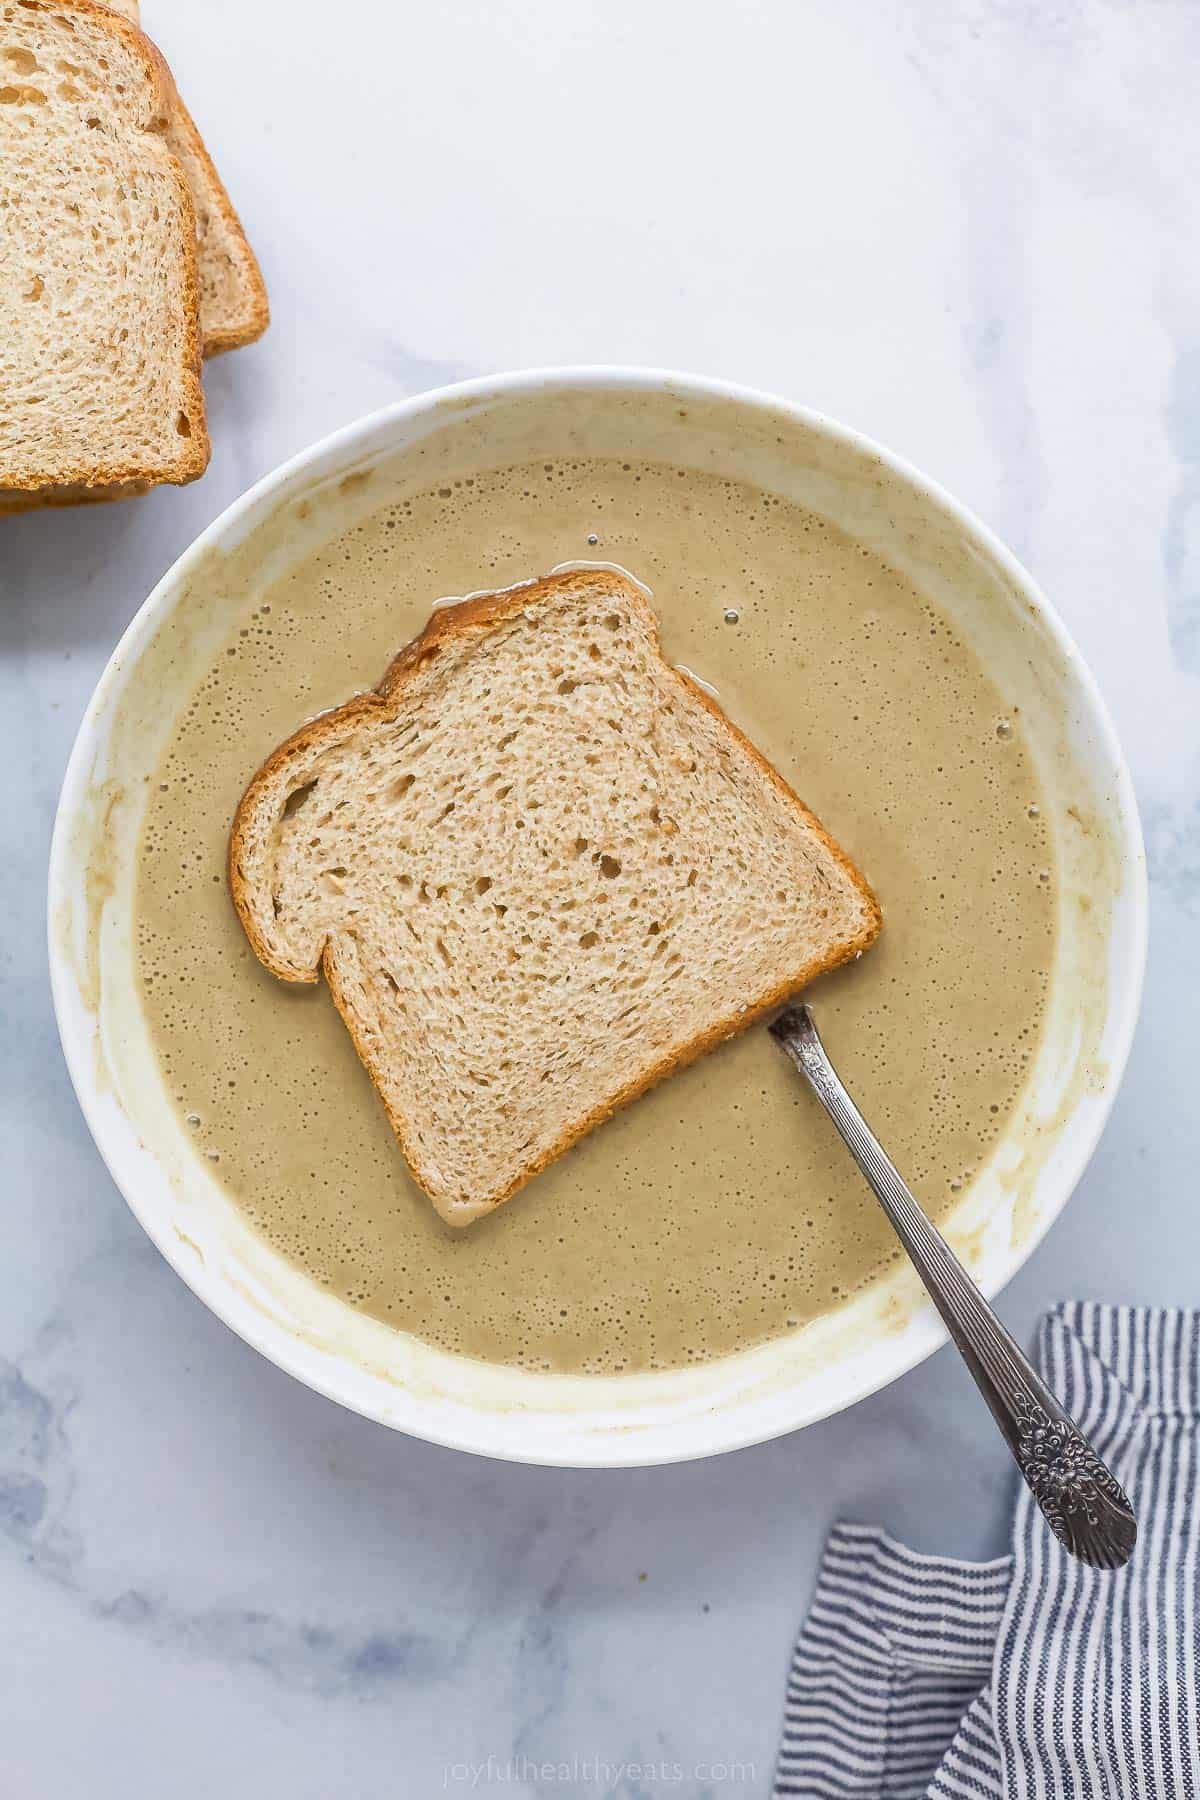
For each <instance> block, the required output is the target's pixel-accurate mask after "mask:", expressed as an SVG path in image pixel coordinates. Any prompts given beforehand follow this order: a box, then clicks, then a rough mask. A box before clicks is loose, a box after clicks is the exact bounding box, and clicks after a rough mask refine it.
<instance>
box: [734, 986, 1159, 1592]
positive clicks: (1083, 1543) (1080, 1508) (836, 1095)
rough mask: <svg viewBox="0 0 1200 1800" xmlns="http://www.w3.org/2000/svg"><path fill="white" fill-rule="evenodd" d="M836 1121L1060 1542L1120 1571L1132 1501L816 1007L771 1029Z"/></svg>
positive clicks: (1132, 1524)
mask: <svg viewBox="0 0 1200 1800" xmlns="http://www.w3.org/2000/svg"><path fill="white" fill-rule="evenodd" d="M769 1030H770V1032H771V1035H772V1037H774V1038H775V1039H776V1040H777V1041H778V1042H779V1043H780V1044H781V1045H782V1046H783V1048H784V1049H785V1050H786V1051H787V1053H788V1055H789V1056H790V1057H791V1059H792V1061H793V1062H794V1063H795V1065H796V1067H797V1068H798V1069H799V1070H800V1072H801V1074H802V1075H804V1076H806V1077H807V1079H808V1081H809V1084H810V1085H811V1087H812V1090H813V1092H814V1093H815V1094H816V1096H817V1099H818V1100H819V1101H820V1102H821V1105H822V1106H823V1107H824V1108H825V1111H826V1112H827V1113H828V1114H829V1116H830V1118H831V1119H832V1120H833V1122H834V1124H835V1125H836V1126H837V1128H838V1130H839V1132H840V1133H841V1135H842V1138H843V1140H844V1142H845V1144H846V1147H847V1149H848V1150H849V1151H850V1154H851V1155H852V1156H853V1158H854V1160H855V1162H856V1163H857V1164H858V1166H859V1168H860V1169H861V1170H862V1172H863V1174H864V1175H865V1176H866V1178H867V1181H868V1182H869V1183H870V1185H871V1187H872V1188H873V1189H874V1191H875V1196H876V1198H877V1200H878V1201H879V1203H880V1205H881V1206H882V1207H883V1210H884V1212H885V1213H886V1214H887V1216H888V1218H889V1219H890V1220H891V1222H892V1226H893V1228H894V1230H895V1232H896V1236H897V1237H898V1238H899V1239H900V1242H901V1243H902V1244H903V1245H904V1248H905V1249H906V1250H907V1251H908V1254H909V1256H910V1257H911V1259H912V1262H913V1264H914V1266H915V1268H916V1271H917V1273H918V1275H919V1276H920V1277H921V1280H922V1281H923V1282H924V1283H925V1287H926V1290H927V1292H928V1294H929V1297H930V1299H931V1300H932V1301H933V1304H934V1305H935V1306H936V1307H937V1309H938V1311H939V1312H940V1313H941V1315H942V1318H943V1319H944V1320H945V1322H946V1327H947V1329H948V1331H949V1333H950V1335H951V1337H952V1338H953V1339H954V1342H955V1343H956V1344H957V1345H958V1348H959V1350H960V1351H961V1353H962V1358H963V1361H964V1362H965V1363H966V1365H967V1367H968V1369H970V1371H971V1373H972V1375H973V1376H974V1377H975V1385H976V1386H977V1387H978V1389H979V1391H980V1393H981V1394H982V1395H983V1397H984V1399H985V1400H986V1401H987V1403H988V1405H989V1406H990V1407H991V1409H992V1414H993V1416H994V1418H995V1420H996V1423H997V1424H998V1425H999V1427H1000V1429H1001V1431H1002V1432H1003V1433H1004V1436H1005V1438H1006V1439H1007V1441H1008V1447H1009V1449H1010V1450H1011V1451H1012V1453H1013V1456H1014V1458H1015V1460H1016V1464H1017V1467H1018V1468H1019V1469H1020V1471H1021V1474H1022V1475H1023V1476H1024V1478H1025V1481H1026V1483H1027V1485H1028V1487H1029V1489H1030V1491H1031V1493H1032V1494H1033V1497H1034V1499H1035V1500H1036V1501H1037V1503H1038V1505H1039V1506H1040V1507H1041V1509H1042V1513H1043V1514H1044V1516H1045V1519H1046V1523H1047V1524H1048V1525H1049V1527H1050V1529H1051V1531H1052V1532H1053V1533H1054V1535H1055V1537H1056V1538H1057V1539H1058V1540H1059V1542H1060V1543H1061V1544H1062V1545H1064V1546H1065V1548H1066V1549H1067V1550H1069V1551H1070V1552H1071V1554H1072V1556H1077V1557H1078V1558H1079V1560H1080V1561H1081V1562H1085V1563H1090V1564H1091V1565H1092V1567H1093V1568H1096V1569H1119V1568H1120V1567H1121V1566H1122V1564H1124V1563H1127V1562H1128V1561H1129V1558H1130V1556H1131V1555H1132V1553H1133V1546H1134V1544H1135V1543H1136V1542H1137V1520H1136V1519H1135V1518H1134V1515H1133V1508H1132V1507H1131V1506H1130V1504H1129V1497H1128V1495H1127V1494H1126V1492H1125V1490H1124V1488H1123V1487H1122V1486H1121V1484H1120V1482H1119V1481H1117V1480H1116V1478H1115V1477H1114V1476H1113V1475H1111V1474H1110V1473H1109V1471H1108V1470H1107V1469H1106V1468H1105V1466H1104V1464H1103V1463H1102V1462H1101V1461H1100V1458H1099V1457H1098V1456H1097V1455H1096V1452H1095V1451H1094V1450H1093V1449H1092V1447H1091V1445H1090V1444H1089V1443H1087V1441H1086V1440H1085V1439H1084V1438H1083V1437H1082V1435H1081V1434H1080V1432H1079V1429H1078V1427H1077V1426H1076V1425H1075V1424H1074V1423H1073V1421H1072V1420H1071V1419H1069V1418H1068V1417H1067V1415H1066V1413H1065V1412H1064V1411H1063V1409H1062V1407H1061V1406H1060V1405H1059V1404H1058V1401H1057V1400H1056V1399H1055V1398H1054V1395H1053V1394H1052V1393H1051V1392H1050V1390H1049V1388H1048V1387H1047V1386H1046V1384H1045V1382H1044V1381H1043V1380H1042V1379H1041V1377H1040V1376H1039V1375H1038V1374H1037V1373H1036V1371H1035V1370H1034V1369H1033V1368H1032V1367H1031V1365H1030V1364H1029V1362H1028V1361H1027V1360H1026V1358H1025V1357H1024V1356H1023V1355H1022V1353H1021V1351H1020V1350H1019V1349H1018V1347H1017V1344H1016V1342H1015V1340H1014V1339H1013V1338H1012V1337H1010V1336H1009V1334H1008V1332H1007V1331H1006V1330H1005V1329H1004V1327H1003V1325H1002V1324H1001V1323H1000V1321H999V1319H998V1318H997V1317H996V1315H995V1313H994V1312H993V1311H992V1309H991V1307H990V1306H989V1305H988V1303H987V1301H986V1300H985V1299H984V1297H983V1295H982V1294H981V1293H980V1291H979V1289H978V1288H977V1287H976V1286H975V1283H974V1282H973V1281H972V1280H971V1277H970V1276H969V1275H968V1274H967V1271H966V1270H965V1269H964V1268H963V1266H962V1264H961V1263H960V1262H959V1260H958V1258H957V1257H956V1256H955V1254H954V1252H953V1251H952V1250H951V1248H950V1246H949V1245H948V1244H947V1243H946V1240H945V1239H944V1238H943V1237H942V1235H941V1233H940V1232H938V1231H935V1230H934V1228H933V1226H932V1225H931V1224H930V1223H929V1220H928V1219H927V1218H926V1217H925V1214H924V1213H923V1212H922V1210H921V1208H920V1207H919V1206H918V1204H917V1202H916V1201H915V1200H914V1198H913V1196H912V1194H911V1193H910V1192H909V1189H908V1188H907V1187H906V1185H905V1183H904V1181H903V1180H902V1179H901V1177H900V1174H899V1172H898V1171H897V1169H896V1167H895V1165H894V1164H893V1163H892V1162H891V1161H890V1160H889V1158H888V1157H887V1155H886V1154H885V1152H884V1149H883V1146H882V1145H881V1144H880V1142H879V1140H878V1139H877V1138H876V1136H875V1134H874V1132H873V1131H872V1130H871V1128H870V1126H869V1125H868V1124H867V1122H866V1120H865V1119H864V1118H863V1116H862V1114H861V1113H860V1112H859V1110H858V1108H857V1106H855V1104H854V1102H853V1100H852V1099H851V1098H850V1096H849V1094H848V1093H847V1092H846V1089H845V1088H844V1086H843V1085H842V1082H841V1080H840V1079H839V1077H838V1073H837V1070H836V1069H835V1068H834V1066H833V1064H832V1063H831V1062H830V1060H829V1057H828V1056H827V1055H826V1052H825V1046H824V1044H823V1043H822V1042H821V1039H820V1037H819V1035H818V1033H817V1028H816V1025H815V1024H814V1023H813V1017H812V1014H811V1012H810V1011H809V1009H808V1007H807V1006H797V1007H789V1008H788V1010H787V1012H785V1013H781V1014H780V1016H779V1018H777V1019H776V1020H775V1023H774V1024H773V1025H771V1026H770V1027H769Z"/></svg>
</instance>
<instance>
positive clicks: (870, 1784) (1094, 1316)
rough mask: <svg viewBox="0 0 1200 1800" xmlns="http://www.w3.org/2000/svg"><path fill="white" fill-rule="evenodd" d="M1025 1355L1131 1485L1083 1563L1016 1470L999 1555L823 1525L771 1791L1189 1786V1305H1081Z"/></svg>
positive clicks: (937, 1794)
mask: <svg viewBox="0 0 1200 1800" xmlns="http://www.w3.org/2000/svg"><path fill="white" fill-rule="evenodd" d="M1036 1360H1037V1363H1038V1366H1039V1368H1040V1370H1041V1372H1042V1373H1043V1375H1044V1376H1045V1377H1046V1379H1047V1381H1048V1382H1049V1384H1050V1386H1051V1387H1052V1388H1053V1389H1054V1391H1055V1393H1057V1394H1058V1395H1060V1396H1061V1398H1062V1399H1063V1401H1064V1402H1065V1404H1066V1407H1067V1410H1068V1411H1069V1412H1070V1413H1072V1414H1073V1415H1074V1416H1075V1418H1076V1419H1077V1420H1078V1421H1079V1424H1080V1425H1081V1426H1082V1428H1083V1430H1084V1432H1085V1434H1086V1435H1087V1436H1088V1437H1090V1438H1091V1439H1092V1441H1093V1442H1094V1443H1095V1445H1096V1448H1097V1450H1098V1451H1099V1452H1100V1454H1101V1456H1102V1457H1104V1459H1105V1460H1106V1462H1107V1463H1108V1464H1109V1467H1110V1468H1111V1469H1112V1470H1113V1472H1114V1474H1115V1475H1116V1476H1117V1479H1118V1480H1119V1481H1120V1482H1121V1483H1122V1484H1123V1486H1124V1487H1125V1489H1126V1491H1127V1492H1128V1493H1129V1495H1130V1498H1131V1499H1132V1501H1133V1504H1134V1508H1135V1510H1136V1512H1137V1516H1138V1533H1139V1537H1138V1547H1137V1549H1136V1551H1135V1552H1134V1555H1133V1559H1132V1561H1131V1562H1130V1563H1129V1564H1128V1565H1127V1567H1126V1568H1124V1569H1120V1570H1117V1571H1116V1572H1115V1573H1107V1572H1103V1571H1099V1570H1095V1569H1089V1568H1085V1567H1084V1566H1083V1564H1081V1563H1077V1562H1076V1561H1075V1560H1074V1559H1073V1558H1072V1557H1070V1556H1068V1555H1067V1553H1066V1552H1065V1551H1064V1550H1063V1549H1062V1547H1061V1545H1060V1544H1059V1543H1058V1541H1057V1539H1056V1538H1054V1537H1053V1536H1052V1534H1051V1532H1050V1530H1049V1528H1048V1527H1047V1526H1046V1524H1045V1521H1044V1520H1043V1518H1042V1516H1041V1514H1040V1512H1039V1511H1038V1509H1037V1507H1036V1506H1035V1504H1034V1502H1033V1499H1032V1497H1031V1495H1030V1494H1029V1492H1028V1491H1027V1489H1025V1488H1024V1487H1023V1486H1022V1487H1021V1488H1020V1491H1019V1494H1018V1498H1017V1509H1016V1520H1015V1523H1014V1527H1013V1547H1012V1552H1011V1554H1010V1555H1009V1556H1005V1557H1001V1558H1000V1559H999V1560H997V1561H996V1562H987V1563H961V1562H953V1561H950V1560H948V1559H946V1558H943V1557H936V1556H922V1555H918V1554H917V1553H916V1552H915V1551H912V1550H906V1549H905V1548H904V1547H903V1546H902V1545H900V1544H897V1543H894V1542H893V1541H892V1540H891V1539H890V1538H889V1537H887V1536H886V1535H885V1533H884V1532H882V1531H879V1530H876V1529H874V1528H873V1527H869V1526H861V1525H839V1526H837V1527H836V1528H835V1529H834V1531H833V1533H832V1534H831V1536H830V1539H829V1542H828V1544H827V1545H826V1549H825V1555H824V1558H823V1560H822V1563H821V1570H820V1574H819V1577H818V1581H817V1591H816V1596H815V1598H814V1600H813V1605H812V1610H811V1612H810V1614H809V1616H808V1618H807V1620H806V1621H805V1624H804V1628H803V1630H802V1631H801V1633H800V1637H799V1641H798V1642H797V1644H796V1649H795V1654H794V1656H793V1658H792V1666H791V1671H790V1674H789V1677H788V1686H787V1700H786V1706H785V1714H784V1730H783V1743H782V1747H781V1749H780V1753H779V1763H778V1767H777V1770H776V1775H775V1790H774V1791H775V1794H776V1795H789V1796H793V1797H795V1796H800V1797H803V1800H809V1797H810V1796H811V1797H812V1800H1200V1692H1198V1689H1197V1681H1198V1677H1200V1517H1198V1515H1197V1500H1198V1498H1200V1485H1198V1482H1200V1429H1198V1427H1200V1313H1190V1312H1170V1311H1164V1310H1157V1309H1141V1308H1136V1307H1127V1306H1097V1305H1092V1304H1086V1303H1081V1302H1076V1303H1072V1304H1068V1305H1065V1306H1060V1307H1058V1308H1057V1309H1056V1310H1055V1311H1054V1312H1052V1313H1050V1314H1049V1315H1048V1316H1047V1317H1046V1318H1045V1319H1044V1320H1043V1321H1042V1324H1041V1327H1040V1330H1039V1333H1038V1345H1037V1357H1036Z"/></svg>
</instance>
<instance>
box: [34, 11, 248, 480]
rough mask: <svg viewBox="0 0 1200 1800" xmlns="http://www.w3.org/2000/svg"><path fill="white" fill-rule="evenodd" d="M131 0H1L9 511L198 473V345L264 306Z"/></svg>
mask: <svg viewBox="0 0 1200 1800" xmlns="http://www.w3.org/2000/svg"><path fill="white" fill-rule="evenodd" d="M136 5H137V0H114V3H113V4H112V5H104V4H101V0H0V511H8V512H11V511H20V510H24V509H25V508H26V507H30V506H45V505H70V504H74V503H77V502H81V501H89V500H115V499H123V498H125V497H127V496H130V495H134V494H141V493H144V492H146V490H147V489H148V488H151V487H154V486H156V485H158V484H159V483H162V482H176V483H178V482H185V481H191V480H194V479H195V478H196V476H198V475H201V474H203V472H204V469H205V468H206V466H207V464H208V457H209V441H208V431H207V427H206V423H205V411H204V394H203V389H202V387H201V381H200V363H201V357H202V355H213V354H215V353H216V352H218V351H221V350H228V349H233V348H235V347H236V346H238V345H241V344H247V343H250V342H252V341H253V340H254V339H255V338H257V337H259V336H260V335H261V333H262V332H263V331H264V330H265V329H266V326H267V322H268V316H269V315H268V310H267V296H266V290H265V288H264V286H263V281H262V276H261V274H260V273H259V269H258V264H257V262H256V261H255V258H254V253H253V251H252V250H251V248H250V246H249V244H248V243H247V241H246V237H245V234H244V232H243V231H242V228H241V225H240V223H239V221H238V217H237V214H236V213H235V211H234V209H233V207H232V205H231V204H230V201H229V197H228V195H227V194H226V192H225V189H224V187H223V186H222V183H221V180H220V177H219V176H218V175H217V172H216V170H215V169H214V167H213V165H212V161H211V159H210V157H209V155H208V153H207V151H206V150H205V147H204V143H203V141H202V139H201V137H200V134H199V132H198V131H197V130H196V127H195V124H194V123H193V121H192V118H191V115H190V114H189V113H188V111H187V109H186V107H185V106H184V105H183V103H182V101H181V100H180V98H179V95H178V93H177V92H176V90H175V85H174V82H173V80H172V78H171V74H170V71H169V69H168V68H167V65H166V63H165V62H164V61H163V59H162V57H161V56H160V55H159V53H158V51H157V50H156V49H155V47H154V45H153V44H152V43H151V42H150V40H149V38H147V37H146V36H145V35H144V34H143V33H142V31H141V30H140V27H139V24H138V21H137V18H136Z"/></svg>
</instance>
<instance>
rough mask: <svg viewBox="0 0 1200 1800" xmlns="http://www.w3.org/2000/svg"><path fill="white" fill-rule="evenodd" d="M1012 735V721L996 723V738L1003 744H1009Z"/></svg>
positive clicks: (998, 720)
mask: <svg viewBox="0 0 1200 1800" xmlns="http://www.w3.org/2000/svg"><path fill="white" fill-rule="evenodd" d="M1012 734H1013V727H1012V720H1011V719H997V721H996V736H997V737H998V738H999V739H1000V741H1001V743H1007V742H1008V740H1009V739H1010V738H1011V737H1012Z"/></svg>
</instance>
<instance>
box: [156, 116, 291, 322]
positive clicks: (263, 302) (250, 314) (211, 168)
mask: <svg viewBox="0 0 1200 1800" xmlns="http://www.w3.org/2000/svg"><path fill="white" fill-rule="evenodd" d="M172 89H173V92H174V97H175V98H174V109H173V116H172V121H171V123H172V126H173V128H174V129H175V130H176V131H178V133H179V135H180V136H181V137H183V138H186V139H187V143H188V148H189V150H190V151H191V154H192V155H193V156H194V157H195V158H196V161H197V162H198V163H199V164H200V165H201V167H202V168H203V170H204V178H205V181H206V183H207V192H206V194H205V199H206V200H207V201H208V202H209V203H210V204H211V205H212V206H213V208H214V209H215V210H216V211H217V212H218V213H219V214H220V216H221V219H222V220H223V222H224V225H225V229H226V230H227V231H228V232H229V234H230V236H231V237H233V238H235V239H236V240H237V246H238V250H239V253H240V256H241V264H242V266H241V277H242V281H243V283H244V285H245V290H246V300H247V310H246V315H245V317H244V319H243V320H242V322H241V323H240V324H237V325H207V326H206V325H204V323H203V310H204V309H203V304H201V308H200V312H201V339H202V349H203V353H204V356H205V357H206V358H208V357H210V356H222V355H224V353H225V351H227V350H241V349H244V348H245V346H246V345H247V344H253V343H255V342H256V341H257V340H258V339H259V338H260V337H261V336H262V335H263V332H264V331H265V330H266V329H267V326H268V325H269V324H270V323H271V304H270V301H269V300H268V299H267V284H266V282H265V281H264V280H263V274H262V270H261V269H260V268H259V266H258V258H257V257H256V256H255V254H254V251H253V249H252V247H251V244H250V240H249V238H248V237H247V236H246V233H245V231H244V230H243V228H242V221H241V220H240V219H239V218H238V215H237V210H236V208H235V207H234V204H233V201H232V200H231V199H230V198H229V192H228V189H227V188H226V186H225V183H224V182H223V181H222V180H221V177H220V176H219V175H218V173H217V170H216V166H215V164H214V163H213V159H212V157H211V156H210V155H209V153H208V146H207V145H206V144H205V142H204V139H203V138H202V137H201V135H200V131H199V128H198V127H197V125H196V121H195V120H194V119H193V118H192V115H191V113H190V112H189V111H188V109H187V107H186V106H185V105H184V103H183V101H182V100H181V99H180V97H179V90H178V88H176V87H174V84H173V83H172ZM198 255H199V253H198ZM197 273H199V260H198V262H197Z"/></svg>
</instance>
